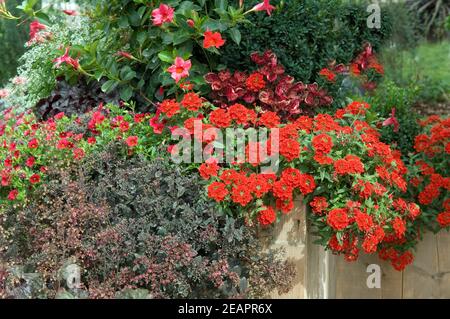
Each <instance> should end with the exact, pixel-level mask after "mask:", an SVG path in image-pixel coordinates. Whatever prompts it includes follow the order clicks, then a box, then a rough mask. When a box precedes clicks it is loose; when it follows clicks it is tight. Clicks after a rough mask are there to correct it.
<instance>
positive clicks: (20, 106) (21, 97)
mask: <svg viewBox="0 0 450 319" xmlns="http://www.w3.org/2000/svg"><path fill="white" fill-rule="evenodd" d="M41 26H44V27H45V29H44V30H41V31H40V32H38V33H36V35H35V37H34V38H31V39H30V41H29V43H28V45H29V48H28V50H27V51H26V52H25V53H24V54H23V55H22V56H21V57H20V58H19V64H20V66H19V68H18V70H17V77H16V78H15V79H12V80H11V81H10V83H9V84H8V85H7V86H6V89H7V90H8V91H9V95H8V96H7V97H6V99H5V102H6V105H5V107H13V108H14V109H15V110H16V111H17V112H21V111H25V110H28V109H31V108H33V107H34V106H35V105H36V103H37V102H38V101H39V100H41V99H43V98H46V97H48V96H49V95H50V94H51V92H52V90H53V89H54V88H55V86H56V83H57V81H56V78H57V73H56V70H55V69H54V64H53V63H52V60H53V59H55V58H57V57H58V56H59V54H60V53H59V48H60V46H73V47H77V46H82V45H85V44H86V43H88V42H90V41H92V39H94V38H95V36H96V34H95V32H94V31H93V30H92V25H91V24H90V23H89V20H88V19H87V18H85V17H81V16H73V17H72V16H71V17H63V16H56V17H53V18H52V19H51V20H50V22H48V25H43V24H41ZM50 35H51V36H50ZM17 80H19V81H17ZM77 81H78V78H76V79H72V81H71V84H75V83H76V82H77Z"/></svg>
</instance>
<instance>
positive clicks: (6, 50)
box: [0, 0, 28, 87]
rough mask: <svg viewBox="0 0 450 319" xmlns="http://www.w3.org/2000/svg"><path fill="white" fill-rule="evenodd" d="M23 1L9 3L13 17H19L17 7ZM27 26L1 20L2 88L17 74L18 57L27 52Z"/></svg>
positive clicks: (14, 0) (0, 85)
mask: <svg viewBox="0 0 450 319" xmlns="http://www.w3.org/2000/svg"><path fill="white" fill-rule="evenodd" d="M20 2H21V1H18V0H12V1H11V0H10V1H7V3H6V4H7V6H8V9H10V11H11V14H12V15H17V14H18V10H17V9H15V7H16V6H17V5H18V4H19V3H20ZM27 31H28V30H27V27H26V25H20V26H18V25H17V21H14V20H4V19H0V43H1V44H2V45H1V47H0V56H1V57H2V67H1V68H0V87H2V86H3V85H4V84H6V82H7V81H8V79H9V78H11V77H13V76H14V74H15V73H16V69H17V66H18V65H19V63H18V61H17V60H18V57H19V56H21V55H22V54H23V53H24V51H25V47H24V45H25V42H26V41H27V33H28V32H27Z"/></svg>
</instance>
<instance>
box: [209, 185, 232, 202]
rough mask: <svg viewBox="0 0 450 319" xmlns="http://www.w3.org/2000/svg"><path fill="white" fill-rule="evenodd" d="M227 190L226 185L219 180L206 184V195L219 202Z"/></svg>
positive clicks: (226, 193) (225, 195)
mask: <svg viewBox="0 0 450 319" xmlns="http://www.w3.org/2000/svg"><path fill="white" fill-rule="evenodd" d="M227 195H228V190H227V188H226V185H225V184H224V183H221V182H213V183H212V184H210V185H209V186H208V197H210V198H212V199H214V200H215V201H217V202H221V201H223V200H224V199H225V197H227Z"/></svg>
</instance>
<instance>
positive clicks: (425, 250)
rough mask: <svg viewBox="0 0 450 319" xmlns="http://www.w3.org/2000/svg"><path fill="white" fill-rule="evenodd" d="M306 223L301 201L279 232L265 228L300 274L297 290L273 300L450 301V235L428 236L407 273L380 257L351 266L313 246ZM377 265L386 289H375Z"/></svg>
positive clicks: (266, 238)
mask: <svg viewBox="0 0 450 319" xmlns="http://www.w3.org/2000/svg"><path fill="white" fill-rule="evenodd" d="M308 228H309V226H308V224H307V222H306V208H305V207H304V206H303V204H301V203H300V201H296V205H295V209H294V211H293V212H292V213H291V214H289V215H286V216H283V218H282V221H281V222H280V223H278V224H276V225H275V227H274V228H272V229H268V230H263V231H261V233H260V238H261V240H262V241H263V242H264V244H265V247H267V248H268V249H270V248H280V247H281V248H283V249H284V250H285V251H286V258H287V259H288V260H290V261H292V262H294V264H295V266H296V270H297V276H296V278H295V281H294V287H293V289H292V290H291V291H290V292H289V293H287V294H284V295H281V296H280V295H278V294H277V293H272V294H270V297H271V298H296V299H303V298H372V299H385V298H450V232H446V231H442V232H441V233H439V234H437V235H433V234H426V235H425V236H424V239H423V241H422V242H420V243H419V245H418V247H417V251H416V252H415V260H414V263H413V264H412V265H409V266H408V267H407V268H406V269H405V270H404V271H403V272H398V271H396V270H395V269H394V268H393V267H392V266H391V265H390V263H388V262H384V261H382V260H380V259H379V258H378V256H377V255H366V254H364V253H361V256H360V257H359V259H358V260H357V261H356V262H347V261H345V260H344V258H343V256H334V255H332V254H331V253H330V252H327V251H325V250H324V249H323V247H321V246H319V245H316V244H314V243H313V241H314V238H313V236H311V235H309V233H310V232H309V231H308ZM371 264H375V265H379V266H380V270H381V272H380V275H381V285H380V288H369V287H368V286H367V278H368V277H369V276H370V275H371V274H372V272H370V271H369V272H368V266H369V265H371Z"/></svg>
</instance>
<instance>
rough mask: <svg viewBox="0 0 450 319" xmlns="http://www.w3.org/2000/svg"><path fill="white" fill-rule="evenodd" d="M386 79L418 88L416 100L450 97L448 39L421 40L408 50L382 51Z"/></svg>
mask: <svg viewBox="0 0 450 319" xmlns="http://www.w3.org/2000/svg"><path fill="white" fill-rule="evenodd" d="M381 56H382V61H383V63H384V65H385V72H386V79H388V80H392V81H394V82H395V83H396V84H397V85H400V86H402V87H410V86H416V87H418V88H419V96H418V102H428V103H433V102H442V101H449V100H450V41H443V42H440V43H427V42H424V43H421V44H420V45H419V46H417V47H416V48H414V49H412V50H408V51H398V50H396V48H395V47H391V48H386V49H384V50H383V52H382V54H381Z"/></svg>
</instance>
